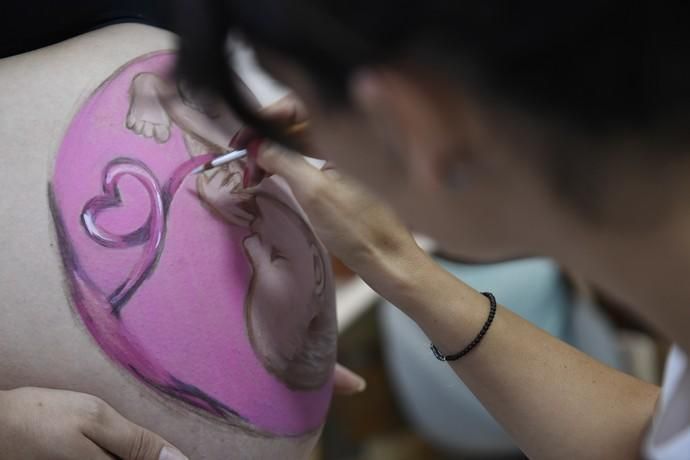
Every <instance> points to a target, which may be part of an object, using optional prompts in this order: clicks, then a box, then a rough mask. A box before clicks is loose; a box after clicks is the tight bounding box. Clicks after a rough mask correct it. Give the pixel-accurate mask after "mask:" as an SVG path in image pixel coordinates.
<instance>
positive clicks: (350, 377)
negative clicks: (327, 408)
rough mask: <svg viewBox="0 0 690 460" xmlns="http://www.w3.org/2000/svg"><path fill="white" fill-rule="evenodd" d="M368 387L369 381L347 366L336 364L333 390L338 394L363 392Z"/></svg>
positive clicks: (346, 394)
mask: <svg viewBox="0 0 690 460" xmlns="http://www.w3.org/2000/svg"><path fill="white" fill-rule="evenodd" d="M366 387H367V382H366V381H365V380H364V379H363V378H362V377H361V376H359V375H357V374H355V373H354V372H352V371H351V370H350V369H348V368H347V367H345V366H343V365H341V364H336V365H335V371H334V373H333V391H334V392H335V393H336V394H339V395H344V396H350V395H354V394H357V393H361V392H362V391H364V390H365V389H366Z"/></svg>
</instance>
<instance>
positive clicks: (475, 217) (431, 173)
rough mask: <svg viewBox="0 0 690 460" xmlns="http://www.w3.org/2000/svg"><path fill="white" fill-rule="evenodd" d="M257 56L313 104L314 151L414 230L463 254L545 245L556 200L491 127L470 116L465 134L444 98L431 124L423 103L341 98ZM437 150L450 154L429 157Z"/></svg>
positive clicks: (499, 253) (519, 252) (513, 253)
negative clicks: (339, 101) (547, 213)
mask: <svg viewBox="0 0 690 460" xmlns="http://www.w3.org/2000/svg"><path fill="white" fill-rule="evenodd" d="M259 57H260V60H261V62H262V63H263V64H264V66H265V67H266V68H267V70H268V71H269V72H271V73H272V74H273V75H274V76H276V78H278V79H280V80H282V81H283V82H284V83H285V84H286V85H287V86H289V87H290V88H291V89H293V91H294V92H295V94H296V95H297V96H298V97H299V98H300V99H301V100H302V101H303V102H304V104H305V105H306V108H307V111H308V112H309V114H310V118H311V120H312V121H311V128H312V130H311V133H312V135H313V141H314V143H315V147H316V149H315V150H316V151H318V152H319V154H321V155H323V156H324V157H325V158H326V159H327V160H329V161H332V162H334V163H335V165H336V166H337V167H338V168H339V169H341V170H342V171H344V172H345V173H348V174H349V175H351V176H352V177H354V178H356V179H358V180H360V181H362V182H363V183H365V184H366V185H367V186H368V187H369V188H370V189H371V190H373V191H375V192H376V193H377V194H379V195H380V196H381V197H382V198H384V200H385V201H387V202H388V203H390V204H392V205H393V207H394V208H395V209H396V211H398V213H399V214H400V216H401V217H402V218H403V219H404V220H405V221H406V222H407V223H408V224H409V225H410V226H411V227H412V229H413V230H415V231H418V232H421V233H424V234H427V235H429V236H431V237H433V238H434V239H435V240H436V241H437V242H439V243H440V244H441V245H442V246H443V247H444V248H445V249H447V250H448V251H449V252H451V253H453V254H456V255H458V256H459V257H461V258H464V259H470V260H476V261H489V260H501V259H509V258H514V257H519V256H523V255H530V254H537V253H543V250H542V249H543V248H542V247H540V246H539V244H538V243H539V242H540V241H541V239H540V236H541V235H540V234H539V229H538V228H535V225H534V223H535V222H541V223H544V224H545V227H548V226H551V224H550V223H549V222H548V221H547V220H545V219H544V218H543V217H542V216H543V212H542V211H543V210H544V209H546V208H547V207H548V206H551V203H549V202H547V201H546V200H543V199H542V198H541V196H542V195H541V194H540V192H541V183H540V182H539V180H537V179H535V177H534V176H533V175H532V173H531V172H530V171H529V169H528V168H526V167H525V166H524V164H521V163H520V162H516V161H514V159H513V158H512V157H511V156H510V155H508V154H504V153H505V152H504V150H505V147H506V146H505V145H501V144H499V143H497V142H494V139H493V138H492V136H491V135H490V134H488V133H487V132H485V130H484V129H483V126H481V125H480V124H473V123H468V124H467V125H465V126H464V127H463V128H464V129H465V132H463V133H459V132H457V130H456V129H454V126H453V123H454V122H455V120H454V119H453V117H454V116H453V113H452V110H451V109H450V108H449V107H447V106H444V104H443V102H439V103H438V110H439V111H447V113H440V112H436V114H437V115H438V116H439V117H441V118H444V119H445V122H446V124H445V125H444V124H442V123H436V121H434V123H436V124H435V125H434V126H433V129H429V128H428V126H427V125H428V124H429V123H426V122H424V121H423V118H424V117H425V116H426V115H427V114H426V113H425V111H424V110H417V109H416V108H415V107H411V108H410V107H397V106H396V104H395V103H392V104H391V103H390V101H386V100H383V101H375V100H374V98H367V97H366V96H365V99H368V100H369V102H370V103H371V104H372V105H377V106H376V107H373V108H372V107H362V104H360V103H359V102H358V101H356V100H353V101H350V102H349V103H347V104H346V105H344V106H338V105H334V104H333V102H332V101H329V100H327V99H324V98H323V97H322V93H321V92H320V91H319V90H318V89H317V88H316V86H315V85H314V84H313V81H312V80H310V79H309V78H308V77H307V76H306V75H305V74H304V73H303V72H301V71H300V70H299V69H296V68H295V67H292V66H290V65H287V64H286V63H285V62H284V61H281V60H279V59H276V58H275V57H274V56H269V57H268V58H266V57H262V56H261V55H260V56H259ZM432 97H434V98H438V99H439V100H441V101H443V99H444V97H443V95H436V94H434V95H433V96H432ZM408 105H411V104H408ZM401 118H402V119H401ZM417 119H419V123H417ZM409 120H411V121H409ZM415 126H418V127H419V130H420V132H419V133H418V132H416V131H415ZM432 131H434V132H433V133H432ZM427 148H428V150H425V149H427ZM435 151H440V152H441V154H442V155H446V158H445V159H441V160H439V161H438V163H439V164H430V163H429V162H428V161H427V160H428V159H429V157H433V156H434V155H435V153H436V152H435ZM449 152H452V154H451V155H447V154H448V153H449ZM430 154H433V155H430ZM454 154H457V156H453V155H454ZM430 161H431V160H430ZM444 162H447V163H448V164H447V165H446V164H444ZM451 162H452V165H451ZM446 173H448V175H449V176H450V175H452V177H444V175H445V174H446ZM537 216H539V217H537ZM545 233H547V231H545Z"/></svg>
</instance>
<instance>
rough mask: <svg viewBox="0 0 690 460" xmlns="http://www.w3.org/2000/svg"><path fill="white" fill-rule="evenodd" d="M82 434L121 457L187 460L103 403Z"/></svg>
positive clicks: (177, 451)
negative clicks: (92, 421)
mask: <svg viewBox="0 0 690 460" xmlns="http://www.w3.org/2000/svg"><path fill="white" fill-rule="evenodd" d="M84 434H85V435H86V437H88V438H89V439H91V441H93V442H94V443H95V444H97V445H98V446H100V447H101V448H102V449H104V450H106V451H107V452H109V453H111V454H113V455H115V456H116V457H117V458H121V459H122V460H189V459H188V458H187V457H186V456H185V455H183V454H182V453H181V452H180V451H179V450H177V449H176V448H174V447H173V446H171V445H170V444H169V443H168V442H166V441H165V440H164V439H163V438H161V437H160V436H158V435H157V434H155V433H153V432H151V431H149V430H147V429H146V428H143V427H141V426H139V425H137V424H135V423H132V422H130V421H129V420H127V419H126V418H124V417H123V416H122V415H120V414H119V413H118V412H117V411H116V410H115V409H113V408H112V407H110V406H109V405H107V404H105V403H104V404H102V405H101V407H100V408H99V416H98V417H97V418H96V421H95V422H94V423H92V424H89V425H87V426H85V427H84Z"/></svg>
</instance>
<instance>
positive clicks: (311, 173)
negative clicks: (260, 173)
mask: <svg viewBox="0 0 690 460" xmlns="http://www.w3.org/2000/svg"><path fill="white" fill-rule="evenodd" d="M257 163H258V165H259V166H260V167H261V168H263V169H264V170H265V171H266V172H268V173H270V174H278V175H279V176H281V177H283V178H284V179H285V180H286V181H287V183H288V185H289V186H290V188H291V189H292V191H293V193H294V194H295V196H296V198H297V200H298V201H300V202H303V200H307V199H309V198H310V197H313V196H314V195H315V194H316V192H317V191H318V190H319V189H320V187H325V186H326V184H325V181H326V180H327V179H326V177H325V176H324V175H323V173H322V172H321V171H320V170H319V169H318V168H316V167H314V166H312V165H310V164H309V163H307V161H306V160H305V159H304V158H303V157H302V156H301V155H299V154H296V153H294V152H291V151H288V150H286V149H284V148H282V147H280V146H278V145H276V144H266V143H264V144H263V145H262V146H261V148H260V149H259V155H258V157H257Z"/></svg>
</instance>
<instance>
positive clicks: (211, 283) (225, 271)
mask: <svg viewBox="0 0 690 460" xmlns="http://www.w3.org/2000/svg"><path fill="white" fill-rule="evenodd" d="M172 62H173V55H172V54H171V53H156V54H152V55H148V56H144V57H142V58H140V59H137V60H135V61H133V62H131V63H130V64H128V65H126V66H125V67H123V68H122V69H120V70H119V71H118V72H117V73H116V74H115V75H114V76H113V77H112V78H111V79H109V80H108V81H106V82H105V83H104V84H103V85H102V86H101V87H100V88H99V89H98V90H97V91H96V92H95V93H94V94H93V95H92V96H91V97H90V98H89V100H88V101H87V102H86V103H85V104H84V105H83V106H82V108H81V109H80V110H79V112H78V113H77V114H76V116H75V117H74V119H73V120H72V123H71V124H70V126H69V128H68V130H67V133H66V135H65V137H64V139H63V142H62V145H61V147H60V150H59V152H58V156H57V160H56V165H55V172H54V176H53V181H52V188H51V190H52V204H53V211H54V215H55V218H56V225H57V229H58V236H59V239H60V244H61V250H62V254H63V261H64V264H65V268H66V272H67V276H68V279H69V281H70V288H71V295H72V301H73V305H74V307H75V309H76V310H77V312H78V313H79V315H80V316H81V318H82V320H83V321H84V323H85V325H86V326H87V328H88V329H89V332H90V333H91V335H92V336H93V337H94V339H95V340H96V342H97V343H98V344H99V346H100V347H101V348H102V349H103V351H104V352H105V353H106V354H108V356H110V357H111V358H112V359H113V360H115V361H116V362H118V363H119V364H120V365H121V366H123V367H124V368H126V369H128V370H129V371H130V372H132V374H133V375H135V376H136V377H137V378H139V379H140V380H142V381H144V382H146V383H147V384H149V385H151V386H153V387H154V388H156V389H157V390H159V391H162V392H165V393H166V394H168V395H170V396H173V397H174V398H176V399H178V400H181V401H183V402H186V403H189V404H193V405H195V406H196V407H199V408H201V409H203V410H205V411H207V412H208V413H210V414H212V415H214V416H217V417H221V418H225V419H228V420H230V421H232V420H233V419H234V421H238V420H240V419H241V420H243V421H244V422H248V424H249V425H251V426H253V427H254V428H256V429H258V430H259V431H264V432H268V433H273V434H276V435H299V434H303V433H306V432H308V431H311V430H313V429H316V428H318V427H319V426H320V425H321V424H322V423H323V421H324V418H325V414H326V411H327V409H328V404H329V401H330V397H331V391H332V381H331V379H328V381H327V382H326V383H325V384H323V385H322V386H321V387H320V388H317V389H310V390H297V389H294V386H293V387H292V388H288V386H287V385H286V384H285V383H284V381H281V380H280V379H278V378H277V377H275V375H274V373H271V372H269V371H268V370H267V368H266V366H265V365H264V363H262V362H261V360H260V359H259V357H258V356H257V354H256V353H255V350H254V349H253V348H252V344H251V342H250V339H249V336H248V332H247V327H248V326H247V321H246V315H247V312H246V311H245V302H246V300H247V297H246V296H247V292H248V289H249V282H250V279H251V277H252V267H251V265H250V264H249V261H248V259H247V257H246V255H245V251H244V248H243V245H242V244H243V240H244V239H245V238H246V237H247V236H248V235H249V229H247V228H243V227H240V226H235V225H232V224H229V223H228V222H226V221H223V220H221V219H218V218H215V217H213V216H212V215H211V213H210V212H209V210H208V209H207V208H206V207H204V206H202V205H201V203H200V201H199V197H198V195H197V190H196V187H195V181H194V179H193V178H190V177H188V173H189V172H190V171H191V170H192V169H193V168H194V167H195V166H197V165H199V164H203V163H204V162H205V161H207V160H208V157H203V156H200V157H195V158H193V159H191V160H190V156H189V154H188V152H187V149H186V146H185V143H184V141H183V136H182V133H181V132H180V130H179V129H178V128H177V127H176V126H175V125H172V129H171V132H170V138H169V140H167V142H165V143H156V142H152V141H151V140H150V139H146V138H143V137H139V136H136V135H134V134H133V133H132V132H131V131H130V130H128V129H127V128H126V126H125V118H126V116H127V112H128V106H129V102H130V99H129V93H128V91H129V87H130V84H131V82H132V80H133V78H134V77H135V76H136V75H137V74H139V73H141V72H144V71H146V72H154V73H158V74H161V75H165V74H166V73H167V72H168V70H169V69H170V67H171V65H172ZM116 159H122V160H116ZM286 201H288V202H289V200H288V199H286ZM268 223H270V222H268ZM268 223H267V224H268ZM328 289H329V291H328V293H327V294H328V295H327V298H328V299H329V301H330V302H332V298H333V292H332V289H333V287H332V285H329V286H328ZM269 318H270V316H269ZM275 320H276V321H277V322H280V321H281V319H280V318H279V317H276V319H275Z"/></svg>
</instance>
